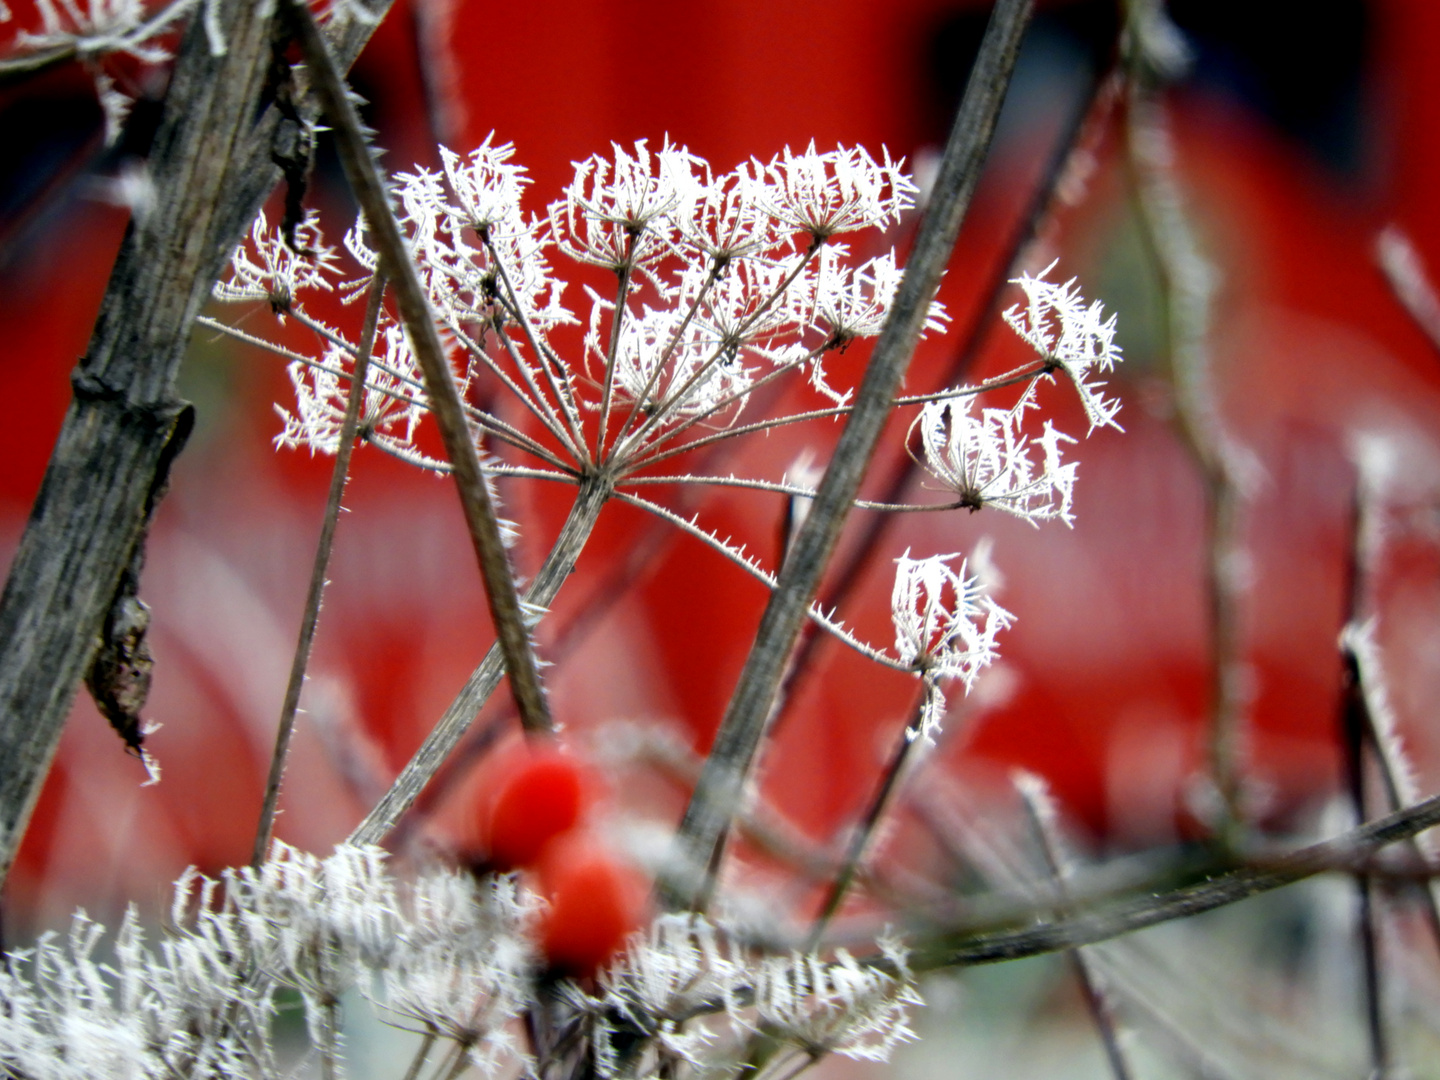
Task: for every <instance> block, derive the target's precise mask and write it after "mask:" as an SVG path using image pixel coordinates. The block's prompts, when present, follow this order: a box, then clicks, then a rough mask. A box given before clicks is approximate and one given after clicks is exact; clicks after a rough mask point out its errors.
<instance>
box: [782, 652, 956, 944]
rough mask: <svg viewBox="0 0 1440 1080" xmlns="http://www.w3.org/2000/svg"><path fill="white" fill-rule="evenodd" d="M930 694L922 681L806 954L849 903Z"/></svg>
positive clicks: (911, 746)
mask: <svg viewBox="0 0 1440 1080" xmlns="http://www.w3.org/2000/svg"><path fill="white" fill-rule="evenodd" d="M927 693H928V687H926V686H925V685H924V684H923V680H922V684H921V686H920V690H919V697H918V698H917V699H916V702H915V707H914V708H913V709H912V710H911V719H910V722H909V723H908V724H906V726H905V730H904V731H902V732H901V733H900V740H899V742H898V743H897V744H896V746H895V750H894V751H893V752H892V753H891V755H890V763H889V764H888V765H887V766H886V767H885V773H884V775H883V776H882V777H881V778H880V786H879V787H878V788H876V789H875V795H874V797H873V798H872V799H871V800H870V805H869V807H868V808H867V809H866V811H865V816H864V817H863V818H861V819H860V823H859V825H857V826H856V827H855V832H854V835H852V836H851V838H850V845H849V848H848V849H847V850H846V852H845V861H844V862H843V863H841V864H840V871H839V873H837V874H836V875H835V879H834V881H833V883H832V884H831V886H830V892H829V895H827V896H826V898H825V903H824V905H822V906H821V908H820V914H819V915H817V916H816V917H815V921H814V923H813V924H811V927H810V936H809V938H808V939H807V940H806V944H805V951H806V952H813V951H814V950H815V949H817V948H818V947H819V945H820V939H821V937H822V936H823V935H824V933H825V928H826V927H827V926H828V925H829V924H830V920H831V919H832V918H833V917H834V915H835V913H836V912H837V911H839V910H840V905H841V903H843V902H844V900H845V894H846V893H847V892H849V890H850V885H851V884H852V883H853V882H854V880H855V875H856V874H857V873H858V872H859V870H860V863H861V860H863V859H864V858H865V849H866V848H868V847H869V846H870V840H871V838H872V837H874V835H875V830H876V829H877V828H878V827H879V825H880V819H881V818H882V817H883V816H884V815H885V811H886V809H887V808H888V807H889V805H890V800H891V797H892V796H893V795H894V794H895V790H896V788H897V787H898V786H899V784H900V777H901V776H902V775H903V774H904V772H905V766H906V764H907V763H908V762H909V760H910V752H911V750H913V749H914V746H915V744H916V743H917V742H919V741H920V740H919V739H918V738H917V737H916V732H918V731H919V730H920V724H921V722H922V718H923V716H924V712H925V698H926V696H927Z"/></svg>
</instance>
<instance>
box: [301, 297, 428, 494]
mask: <svg viewBox="0 0 1440 1080" xmlns="http://www.w3.org/2000/svg"><path fill="white" fill-rule="evenodd" d="M381 338H382V340H383V342H384V352H383V353H381V354H380V355H377V356H376V357H374V358H372V360H371V362H370V366H369V370H368V371H367V372H366V375H365V400H364V401H363V402H362V404H361V408H360V426H359V431H360V434H361V435H362V436H363V437H364V438H366V439H369V440H370V441H372V442H375V443H377V444H379V445H382V446H385V447H386V448H387V449H390V450H392V451H394V452H396V453H397V454H399V455H401V456H406V457H411V456H413V458H414V459H418V458H419V457H420V455H419V452H418V451H416V450H415V449H414V437H415V429H416V427H417V426H418V425H419V423H420V420H421V419H422V418H423V416H424V414H425V409H426V405H425V397H424V394H423V392H422V390H421V385H420V384H421V379H420V372H419V369H418V367H417V366H416V361H415V358H414V356H413V354H412V353H411V351H410V344H409V342H408V341H406V339H405V334H404V332H403V331H402V330H401V329H400V328H399V327H398V326H387V327H385V328H384V330H383V332H382V334H381ZM350 368H351V359H350V357H349V355H348V354H347V353H346V352H345V351H344V350H342V349H340V348H338V347H336V346H333V345H332V346H330V348H329V349H327V350H326V353H325V360H324V363H323V364H322V365H320V366H314V365H309V364H303V363H301V362H299V361H298V360H297V361H296V362H294V363H292V364H291V365H290V367H289V372H290V381H291V383H293V384H294V386H295V412H294V413H293V414H292V413H289V412H287V411H286V410H285V409H283V408H281V407H280V406H279V405H276V406H275V411H276V412H277V413H278V414H279V415H280V418H281V420H283V421H284V423H285V429H284V430H283V431H282V432H281V433H280V434H279V435H277V436H275V445H276V446H277V447H279V446H292V447H296V448H299V447H301V446H306V447H309V449H310V452H311V453H312V454H313V453H316V452H319V453H322V454H334V453H335V452H336V451H337V450H339V448H340V429H341V427H342V426H343V425H344V421H345V406H346V402H347V400H348V399H349V396H350V393H351V382H350V380H348V379H343V378H342V371H346V370H349V369H350ZM422 463H428V464H429V465H430V467H436V466H438V465H439V464H440V463H439V462H429V461H428V459H427V462H422Z"/></svg>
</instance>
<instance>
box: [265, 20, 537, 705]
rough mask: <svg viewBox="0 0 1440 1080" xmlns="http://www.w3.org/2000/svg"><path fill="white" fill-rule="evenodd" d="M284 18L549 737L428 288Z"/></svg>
mask: <svg viewBox="0 0 1440 1080" xmlns="http://www.w3.org/2000/svg"><path fill="white" fill-rule="evenodd" d="M281 10H282V13H283V14H284V15H285V16H286V17H287V21H288V23H289V25H290V26H291V28H292V29H293V32H294V33H295V36H296V39H297V40H298V41H299V43H300V50H301V53H302V55H303V56H304V57H305V62H306V66H307V68H308V69H309V71H310V74H311V76H312V78H313V79H314V80H315V91H316V96H317V97H318V98H319V100H320V103H321V107H322V110H323V111H324V113H325V115H326V116H327V117H329V119H330V121H331V123H332V124H333V125H334V128H335V146H336V150H337V151H338V152H339V155H340V160H341V164H343V165H344V167H345V176H346V179H347V180H348V181H349V183H350V187H351V189H352V191H353V192H354V193H355V197H356V199H357V200H358V201H359V203H360V207H361V209H362V210H363V211H364V212H365V219H366V221H367V223H368V224H369V226H370V229H371V232H372V235H373V238H374V243H375V249H376V251H377V253H378V254H379V257H380V265H381V266H382V267H383V268H384V270H385V275H386V277H388V278H390V279H391V281H392V282H393V289H394V292H395V299H396V303H397V306H398V307H399V310H400V317H401V321H402V322H403V323H404V325H405V331H406V334H407V335H408V337H409V339H410V345H411V348H412V349H413V350H414V353H415V359H416V360H417V361H418V362H419V364H420V369H421V371H422V372H423V373H424V376H425V391H426V394H427V396H428V397H429V399H430V410H431V412H432V414H433V415H434V417H435V422H436V425H437V426H438V427H439V429H440V435H441V438H442V439H443V440H444V443H445V452H446V454H447V456H448V457H449V458H450V462H451V464H452V466H453V467H454V478H455V487H456V492H457V494H458V495H459V497H460V504H461V506H462V507H463V509H464V511H465V520H466V524H467V525H468V526H469V528H470V538H471V540H472V542H473V543H474V546H475V555H476V559H477V561H478V562H479V564H480V574H481V577H482V578H483V579H484V582H485V596H486V600H487V601H488V603H489V607H490V618H491V620H492V621H493V622H494V624H495V635H496V638H497V640H498V642H499V645H500V651H501V653H502V654H503V655H504V657H505V670H506V672H507V673H508V674H509V676H510V690H511V693H512V694H514V696H515V705H516V708H517V709H518V710H519V712H520V722H521V724H522V725H523V726H524V728H525V730H526V731H530V732H545V731H550V730H551V729H552V728H553V723H552V721H551V719H550V709H549V706H548V705H547V704H546V702H545V694H544V691H543V689H542V688H541V686H540V674H539V670H538V668H537V666H536V663H535V655H534V653H533V651H532V650H531V645H530V634H529V632H528V631H527V630H526V628H525V620H524V618H523V617H522V615H521V611H520V597H519V594H518V593H517V591H516V588H515V577H514V574H513V573H512V572H511V570H510V560H509V558H508V556H507V555H506V553H505V545H504V543H503V542H502V540H501V538H500V525H499V522H498V521H497V520H496V517H495V509H494V506H493V504H492V501H491V498H490V493H489V491H488V490H487V488H486V483H485V475H484V473H483V471H482V470H481V467H480V458H479V454H478V453H477V451H476V449H475V443H474V440H473V439H472V437H471V434H470V426H469V424H468V423H467V422H466V418H465V406H464V403H463V402H462V401H461V399H460V392H459V390H458V389H457V388H456V386H455V378H454V375H453V374H452V373H451V371H450V363H449V360H448V359H447V358H446V355H445V347H444V346H443V345H442V344H441V342H440V335H439V333H438V331H437V330H436V329H435V319H434V317H433V315H432V313H431V311H430V304H429V301H428V300H427V299H426V296H425V290H424V287H423V286H422V285H421V283H420V278H419V275H418V274H417V273H416V271H415V265H414V262H413V260H412V258H411V255H410V251H409V247H408V245H407V244H406V243H405V238H404V236H403V235H402V233H401V231H400V225H399V223H398V222H397V221H396V219H395V211H394V207H393V206H392V205H391V202H390V196H389V194H388V192H387V191H386V187H385V183H384V181H383V180H382V179H381V175H380V170H379V167H378V166H377V165H376V163H375V157H374V154H373V153H372V152H371V149H370V145H369V143H368V142H367V141H366V138H365V134H364V130H363V128H362V127H361V125H360V119H359V116H358V115H357V114H356V111H355V103H354V101H353V100H352V98H351V95H350V91H349V89H348V88H347V87H346V85H345V82H344V79H343V78H342V77H341V75H340V71H339V69H338V68H337V67H336V66H335V59H334V57H333V56H332V55H331V54H330V50H329V48H328V47H327V46H326V44H325V40H324V38H322V37H321V36H320V31H319V28H318V27H317V26H316V25H315V17H314V15H313V14H312V13H311V11H310V9H309V7H307V6H306V5H305V4H304V3H303V2H301V0H283V3H282V6H281Z"/></svg>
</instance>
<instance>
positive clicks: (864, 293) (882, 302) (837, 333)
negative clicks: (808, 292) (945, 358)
mask: <svg viewBox="0 0 1440 1080" xmlns="http://www.w3.org/2000/svg"><path fill="white" fill-rule="evenodd" d="M847 254H848V252H847V251H846V250H845V249H844V248H843V247H841V246H835V245H831V246H827V247H826V248H823V249H822V250H821V251H820V252H819V254H818V255H817V256H816V259H815V284H814V288H815V301H814V302H815V313H816V315H817V316H818V317H819V318H820V319H821V320H823V322H824V324H825V325H826V326H827V327H828V329H829V331H830V334H831V335H832V337H833V338H834V340H835V341H836V343H837V344H841V345H844V344H846V343H848V342H850V341H852V340H853V339H855V338H859V337H875V336H876V335H877V334H879V333H880V330H881V328H882V327H883V326H884V325H885V319H886V318H887V317H888V316H889V314H890V308H891V306H892V305H893V304H894V301H895V290H896V289H898V288H899V287H900V278H901V276H902V274H903V271H902V270H901V268H900V267H899V266H897V265H896V264H895V252H894V251H893V250H892V251H889V252H887V253H886V254H884V255H879V256H877V257H875V258H873V259H870V260H868V261H866V262H864V263H861V264H860V265H859V266H848V265H846V263H845V261H844V260H845V257H846V255H847ZM945 322H946V315H945V309H944V307H943V306H942V305H941V304H939V303H938V302H936V303H933V304H931V305H930V310H929V312H928V313H927V314H926V317H925V324H924V327H923V330H924V331H930V330H943V329H944V328H945Z"/></svg>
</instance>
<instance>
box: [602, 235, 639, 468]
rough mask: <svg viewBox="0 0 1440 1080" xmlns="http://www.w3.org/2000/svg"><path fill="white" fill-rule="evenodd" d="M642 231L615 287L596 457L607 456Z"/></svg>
mask: <svg viewBox="0 0 1440 1080" xmlns="http://www.w3.org/2000/svg"><path fill="white" fill-rule="evenodd" d="M638 236H639V233H638V232H631V233H630V235H629V238H628V239H627V241H626V246H627V247H626V252H625V256H626V262H625V265H624V266H622V267H621V268H620V271H619V275H620V284H619V286H618V287H617V288H616V290H615V312H614V314H613V315H612V316H611V317H610V345H609V347H608V348H607V349H606V350H605V381H604V386H603V388H602V389H601V391H600V420H599V423H598V424H597V426H596V429H595V460H596V461H604V460H605V429H606V428H608V427H609V426H610V399H611V396H612V395H613V394H614V392H615V358H616V357H617V356H619V354H620V331H621V330H622V329H624V326H625V314H626V308H625V304H626V302H627V301H628V300H629V299H630V278H631V276H632V275H633V274H634V273H635V267H634V264H633V259H634V258H635V241H636V239H637V237H638Z"/></svg>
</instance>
